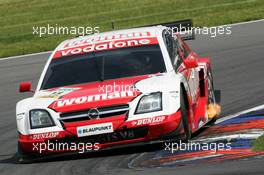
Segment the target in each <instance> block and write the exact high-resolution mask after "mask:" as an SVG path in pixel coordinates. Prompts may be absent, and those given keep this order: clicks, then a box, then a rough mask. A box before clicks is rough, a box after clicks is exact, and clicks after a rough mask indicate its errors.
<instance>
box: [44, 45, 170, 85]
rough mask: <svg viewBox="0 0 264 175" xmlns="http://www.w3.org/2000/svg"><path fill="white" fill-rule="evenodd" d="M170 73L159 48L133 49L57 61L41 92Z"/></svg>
mask: <svg viewBox="0 0 264 175" xmlns="http://www.w3.org/2000/svg"><path fill="white" fill-rule="evenodd" d="M165 71H166V68H165V63H164V60H163V56H162V53H161V50H160V47H159V45H148V46H140V47H129V48H122V49H115V50H107V51H101V52H91V53H88V54H82V55H72V56H66V57H61V58H56V59H53V60H52V61H51V63H50V65H49V67H48V70H47V72H46V75H45V77H44V80H43V83H42V85H41V89H50V88H55V87H62V86H68V85H75V84H83V83H89V82H96V81H104V80H109V79H117V78H124V77H133V76H139V75H147V74H155V73H163V72H165Z"/></svg>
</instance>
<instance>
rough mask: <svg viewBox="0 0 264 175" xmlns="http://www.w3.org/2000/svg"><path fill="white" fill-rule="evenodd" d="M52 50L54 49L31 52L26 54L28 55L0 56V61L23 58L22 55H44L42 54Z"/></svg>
mask: <svg viewBox="0 0 264 175" xmlns="http://www.w3.org/2000/svg"><path fill="white" fill-rule="evenodd" d="M51 52H52V51H45V52H38V53H31V54H26V55H17V56H10V57H5V58H0V61H3V60H11V59H15V58H21V57H28V56H36V55H42V54H43V55H44V54H48V53H51Z"/></svg>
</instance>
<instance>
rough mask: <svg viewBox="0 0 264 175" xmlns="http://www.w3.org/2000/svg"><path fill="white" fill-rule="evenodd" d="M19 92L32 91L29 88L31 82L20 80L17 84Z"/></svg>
mask: <svg viewBox="0 0 264 175" xmlns="http://www.w3.org/2000/svg"><path fill="white" fill-rule="evenodd" d="M19 92H21V93H23V92H33V91H32V90H31V82H21V83H20V85H19Z"/></svg>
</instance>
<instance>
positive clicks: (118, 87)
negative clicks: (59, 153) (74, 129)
mask: <svg viewBox="0 0 264 175" xmlns="http://www.w3.org/2000/svg"><path fill="white" fill-rule="evenodd" d="M152 76H153V75H144V76H136V77H131V78H122V79H115V80H106V81H102V82H94V83H87V84H81V85H74V86H67V87H60V88H55V89H49V90H42V91H39V92H37V93H36V94H35V100H36V99H39V101H43V100H44V99H45V100H46V102H47V103H48V104H49V105H48V106H47V107H48V108H50V109H52V110H55V111H57V112H62V113H65V112H71V111H80V110H86V109H89V108H100V107H102V106H114V105H120V104H127V103H129V102H130V101H131V100H133V99H134V98H135V97H137V96H138V95H139V94H141V92H140V91H139V90H138V89H136V88H135V86H134V85H135V83H137V82H139V81H141V80H144V79H147V78H149V77H152ZM42 104H43V103H42Z"/></svg>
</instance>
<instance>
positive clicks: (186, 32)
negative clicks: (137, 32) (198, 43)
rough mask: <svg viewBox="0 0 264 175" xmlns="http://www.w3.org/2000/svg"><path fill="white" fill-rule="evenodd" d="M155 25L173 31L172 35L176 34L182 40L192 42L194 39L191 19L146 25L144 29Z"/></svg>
mask: <svg viewBox="0 0 264 175" xmlns="http://www.w3.org/2000/svg"><path fill="white" fill-rule="evenodd" d="M157 25H162V26H165V27H168V28H169V29H171V30H173V32H174V33H178V34H179V35H180V36H181V38H182V39H183V40H194V39H195V32H194V28H193V22H192V20H191V19H186V20H180V21H175V22H166V23H159V24H152V25H146V26H144V27H150V26H157ZM141 27H143V26H141Z"/></svg>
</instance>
